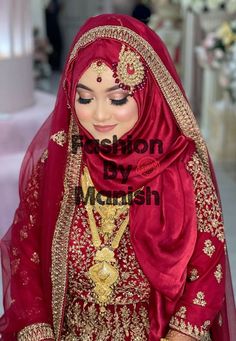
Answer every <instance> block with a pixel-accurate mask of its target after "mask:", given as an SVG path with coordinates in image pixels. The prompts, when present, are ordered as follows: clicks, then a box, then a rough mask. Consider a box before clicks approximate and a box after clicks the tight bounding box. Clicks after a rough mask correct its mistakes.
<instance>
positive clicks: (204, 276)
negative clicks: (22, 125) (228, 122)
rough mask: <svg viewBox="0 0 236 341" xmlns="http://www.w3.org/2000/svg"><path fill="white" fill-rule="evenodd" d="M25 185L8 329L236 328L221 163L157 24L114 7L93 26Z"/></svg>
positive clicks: (104, 335)
mask: <svg viewBox="0 0 236 341" xmlns="http://www.w3.org/2000/svg"><path fill="white" fill-rule="evenodd" d="M20 194H21V202H20V207H19V208H18V210H17V211H16V215H15V219H14V223H13V225H12V227H11V229H10V230H9V232H8V234H7V235H6V236H5V238H4V240H3V242H2V261H3V268H4V306H5V314H4V315H3V317H2V319H1V320H0V331H1V333H2V339H3V340H16V339H18V340H35V341H38V340H45V339H49V340H51V339H53V340H142V341H144V340H151V341H157V340H161V339H162V340H165V339H166V340H172V341H174V340H182V341H184V340H186V341H187V340H220V341H222V340H223V341H224V340H227V341H228V340H233V339H234V336H235V330H233V322H234V320H235V311H234V302H233V298H232V297H233V296H232V288H231V287H230V284H231V282H230V275H229V273H228V272H227V269H228V264H227V261H226V258H225V250H226V249H225V240H224V229H223V222H222V213H221V208H220V204H219V198H218V192H217V186H216V181H215V178H214V174H213V170H212V167H211V164H210V160H209V158H208V154H207V149H206V146H205V143H204V141H203V139H202V137H201V135H200V132H199V129H198V127H197V125H196V122H195V119H194V116H193V114H192V112H191V109H190V107H189V105H188V102H187V100H186V97H185V94H184V91H183V89H182V87H181V84H180V81H179V78H178V76H177V74H176V72H175V69H174V66H173V64H172V62H171V59H170V57H169V55H168V53H167V51H166V49H165V47H164V45H163V43H162V42H161V41H160V39H159V38H158V37H157V36H156V35H155V33H153V32H152V31H151V30H150V29H149V28H148V27H146V26H145V25H143V24H142V23H140V22H138V21H136V20H135V19H132V18H130V17H128V16H124V15H113V14H109V15H101V16H97V17H93V18H91V19H89V20H88V21H87V22H86V23H85V25H84V26H83V27H82V28H81V30H80V31H79V33H78V35H77V37H76V38H75V41H74V43H73V46H72V49H71V51H70V54H69V57H68V61H67V64H66V68H65V71H64V74H63V77H62V82H61V86H60V89H59V93H58V97H57V102H56V105H55V108H54V111H53V113H52V114H51V116H50V117H49V118H48V120H47V121H46V123H45V124H44V125H43V127H42V128H41V129H40V130H39V133H38V134H37V136H36V137H35V139H34V140H33V142H32V144H31V145H30V147H29V149H28V151H27V153H26V157H25V160H24V163H23V166H22V170H21V178H20ZM226 281H227V282H226ZM226 283H227V285H228V287H227V298H226V300H225V285H226ZM230 299H231V301H230ZM230 309H231V311H230Z"/></svg>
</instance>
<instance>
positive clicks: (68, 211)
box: [51, 116, 82, 340]
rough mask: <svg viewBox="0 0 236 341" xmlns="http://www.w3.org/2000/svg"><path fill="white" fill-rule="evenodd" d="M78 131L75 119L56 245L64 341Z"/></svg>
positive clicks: (56, 305)
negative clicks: (73, 141) (75, 142)
mask: <svg viewBox="0 0 236 341" xmlns="http://www.w3.org/2000/svg"><path fill="white" fill-rule="evenodd" d="M73 134H78V127H77V125H76V124H75V122H74V119H73V117H72V116H71V121H70V128H69V141H68V156H67V164H66V172H65V179H64V195H63V200H62V204H61V208H60V213H59V216H58V219H57V223H56V227H55V232H54V236H53V242H52V274H51V278H52V310H53V325H54V333H55V339H56V340H60V333H61V323H62V316H63V309H64V302H65V295H66V285H67V283H66V282H67V254H68V241H69V235H70V227H71V224H72V219H73V216H74V211H75V190H74V189H75V186H76V184H77V180H78V178H79V174H80V166H81V158H82V151H81V149H78V151H77V154H73V153H72V135H73Z"/></svg>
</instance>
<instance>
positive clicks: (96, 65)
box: [91, 60, 106, 83]
mask: <svg viewBox="0 0 236 341" xmlns="http://www.w3.org/2000/svg"><path fill="white" fill-rule="evenodd" d="M105 67H106V65H105V64H104V63H103V62H102V61H101V60H98V61H96V62H93V63H92V64H91V68H92V69H93V71H95V72H96V74H97V82H98V83H101V81H102V73H103V72H104V71H105Z"/></svg>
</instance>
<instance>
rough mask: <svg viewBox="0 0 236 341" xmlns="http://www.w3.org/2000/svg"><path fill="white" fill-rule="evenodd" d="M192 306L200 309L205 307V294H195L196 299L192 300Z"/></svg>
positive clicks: (200, 292)
mask: <svg viewBox="0 0 236 341" xmlns="http://www.w3.org/2000/svg"><path fill="white" fill-rule="evenodd" d="M193 304H196V305H200V306H201V307H205V306H206V304H207V303H206V301H205V294H204V293H203V292H202V291H199V292H198V293H197V297H196V298H194V299H193Z"/></svg>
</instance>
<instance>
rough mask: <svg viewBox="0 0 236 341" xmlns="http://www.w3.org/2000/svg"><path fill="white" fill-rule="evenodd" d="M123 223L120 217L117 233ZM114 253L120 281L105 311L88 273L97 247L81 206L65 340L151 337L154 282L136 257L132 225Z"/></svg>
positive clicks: (73, 233)
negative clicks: (150, 306) (102, 310)
mask: <svg viewBox="0 0 236 341" xmlns="http://www.w3.org/2000/svg"><path fill="white" fill-rule="evenodd" d="M95 219H96V224H97V227H98V229H99V228H100V226H101V219H100V216H99V214H98V213H97V212H96V214H95ZM120 219H124V218H123V217H122V218H120ZM119 223H120V222H119V221H118V220H117V221H116V222H115V225H116V226H115V230H114V232H115V231H116V229H117V228H118V226H119ZM101 239H102V238H101ZM102 241H103V242H104V240H103V239H102ZM104 246H105V244H104ZM114 252H115V258H116V260H117V264H116V267H117V269H118V271H119V280H118V282H117V284H116V285H115V287H114V290H113V295H112V297H111V300H110V302H109V304H108V305H107V306H106V312H105V313H103V314H102V313H101V312H100V307H99V305H98V304H97V303H96V299H95V296H94V293H93V286H94V285H93V282H92V281H91V280H90V278H89V276H88V270H89V268H90V267H91V266H92V265H93V259H94V256H95V254H96V249H95V247H94V246H93V244H92V239H91V232H90V228H89V225H88V218H87V212H86V209H85V208H84V207H83V206H82V205H80V206H79V207H78V208H77V212H76V215H75V218H74V222H73V225H72V228H71V235H70V242H69V255H68V257H69V263H68V267H69V269H68V277H69V278H68V291H67V306H66V311H65V321H64V328H63V333H62V335H63V336H62V340H73V337H74V339H75V340H76V336H77V337H78V336H79V337H80V338H81V339H82V340H104V341H105V340H114V339H116V340H127V341H128V340H140V341H141V340H142V341H145V340H148V332H149V318H148V304H149V303H148V302H149V297H150V285H149V282H148V280H147V279H146V277H145V276H144V274H143V272H142V270H141V268H140V266H139V264H138V262H137V260H136V257H135V254H134V250H133V247H132V245H131V242H130V237H129V228H128V226H127V229H126V232H125V233H124V235H123V237H122V239H121V241H120V245H119V247H118V248H117V249H116V250H115V251H114Z"/></svg>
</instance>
